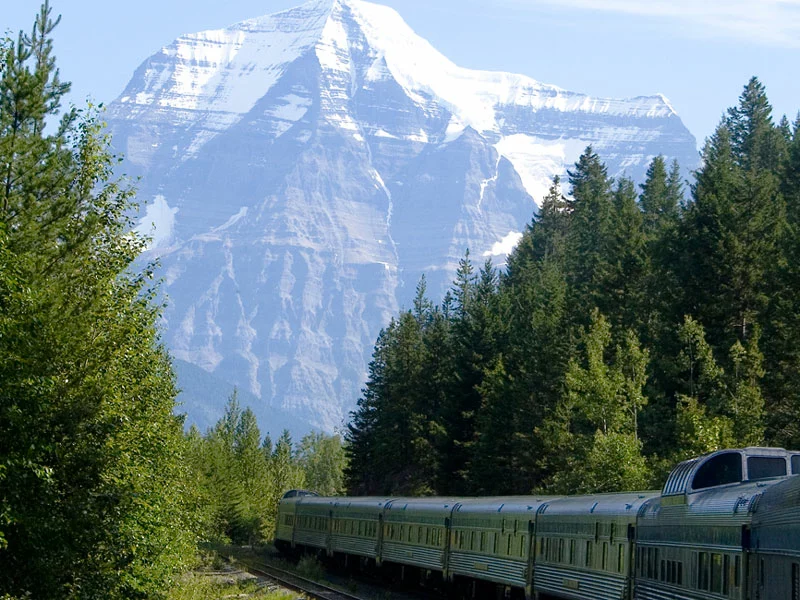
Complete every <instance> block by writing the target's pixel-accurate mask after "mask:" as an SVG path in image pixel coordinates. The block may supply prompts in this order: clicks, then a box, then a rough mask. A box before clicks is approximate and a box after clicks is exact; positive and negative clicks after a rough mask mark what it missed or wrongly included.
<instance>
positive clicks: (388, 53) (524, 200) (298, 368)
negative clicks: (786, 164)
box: [107, 0, 698, 431]
mask: <svg viewBox="0 0 800 600" xmlns="http://www.w3.org/2000/svg"><path fill="white" fill-rule="evenodd" d="M107 117H108V118H107V121H108V123H109V127H110V130H111V132H112V134H113V143H114V147H115V149H116V150H118V151H119V152H120V153H121V154H123V155H124V157H125V158H124V163H123V165H124V168H125V171H126V173H127V174H128V175H130V176H133V177H137V178H140V179H139V198H140V201H143V202H144V203H146V204H147V206H146V209H145V210H146V212H145V215H144V216H143V218H142V222H141V224H140V226H139V230H140V231H142V232H144V233H147V234H150V235H151V238H152V239H151V245H150V248H149V250H148V253H147V254H148V256H147V257H148V258H155V257H158V259H159V260H160V262H161V265H162V271H163V280H164V285H163V291H164V292H165V294H166V295H167V299H168V303H167V308H166V310H165V312H164V323H163V325H164V340H165V342H166V344H167V345H168V347H169V349H170V351H171V352H172V354H173V355H174V356H175V357H176V359H177V360H178V361H181V364H184V365H187V367H186V368H185V369H183V372H186V373H188V372H192V371H191V369H190V368H189V366H191V367H192V368H199V369H202V370H203V371H204V372H205V373H207V374H209V375H210V376H213V377H214V378H215V379H216V380H218V381H222V382H227V384H230V385H236V386H238V387H239V388H240V389H241V390H242V391H243V392H246V393H247V394H248V396H247V397H248V398H251V399H255V400H253V402H257V403H258V407H257V408H258V411H257V412H259V414H263V415H265V418H268V415H269V414H270V411H273V412H274V413H275V414H281V415H287V414H290V415H293V416H294V417H296V418H297V419H298V420H299V421H302V422H303V423H307V424H308V426H309V427H310V426H313V427H317V428H320V429H324V430H329V431H330V430H333V429H335V428H337V427H342V425H343V423H344V422H345V421H346V419H347V415H348V412H349V411H350V410H352V408H353V407H354V404H355V401H356V399H357V398H358V395H359V393H360V389H361V387H362V386H363V385H364V381H365V379H366V365H367V363H368V361H369V358H370V355H371V352H372V347H373V344H374V342H375V339H376V337H377V334H378V332H379V331H380V329H381V328H382V327H384V326H385V325H386V324H387V323H388V322H389V320H390V319H391V318H392V316H394V315H395V314H396V313H397V311H398V310H400V309H401V308H404V307H408V306H409V305H410V302H411V298H412V297H413V294H414V289H415V286H416V283H417V281H418V280H419V278H420V276H421V275H422V274H423V273H425V274H426V278H427V280H428V289H429V293H430V295H431V296H432V298H433V299H434V300H439V299H440V298H441V296H442V294H443V293H444V292H445V290H446V289H447V288H448V286H449V282H450V281H451V279H452V276H453V273H454V271H455V268H456V266H457V264H458V260H459V259H460V258H461V257H462V256H463V255H464V252H465V250H466V249H467V248H469V249H470V251H471V254H472V256H473V257H493V258H494V260H495V262H499V263H502V262H503V260H504V256H505V255H506V254H507V253H508V252H509V251H510V250H511V248H512V247H513V245H514V243H515V241H516V240H517V239H518V238H519V235H520V234H519V232H521V231H522V230H523V228H524V227H525V225H526V224H527V223H528V222H529V221H530V219H531V217H532V215H533V213H534V211H535V209H536V203H537V202H539V201H541V198H542V197H543V196H544V194H545V193H546V191H547V188H548V187H549V184H550V181H551V179H552V177H553V176H554V175H560V176H562V177H563V176H564V175H565V174H566V169H567V168H569V166H570V165H571V164H573V163H574V161H575V160H576V159H577V157H578V156H579V155H580V153H581V152H582V151H583V150H584V148H585V147H586V146H587V145H590V144H591V145H592V146H593V147H594V149H595V150H596V151H597V152H598V153H599V154H600V155H601V157H602V158H603V160H604V161H606V163H607V165H608V167H609V173H610V174H612V175H620V174H626V175H628V176H631V177H633V178H634V179H637V180H641V179H642V178H643V175H644V171H645V169H646V167H647V164H648V163H649V161H650V160H651V159H652V158H653V157H654V156H655V155H657V154H663V155H665V156H666V157H668V158H670V159H671V158H677V159H678V160H679V161H680V162H681V164H682V165H683V166H684V168H685V169H690V168H693V167H695V166H696V164H697V161H698V158H697V152H696V142H695V139H694V137H693V136H692V135H691V133H690V132H689V131H688V130H687V129H686V128H685V127H684V125H683V124H682V122H681V120H680V118H679V116H678V115H677V113H676V111H675V110H674V109H673V107H672V106H671V105H670V103H669V102H668V101H667V99H666V98H665V97H664V96H662V95H660V94H654V95H649V96H640V97H636V98H629V99H613V98H598V97H593V96H590V95H587V94H581V93H575V92H570V91H567V90H564V89H561V88H559V87H557V86H554V85H549V84H544V83H540V82H538V81H536V80H534V79H532V78H530V77H527V76H524V75H516V74H512V73H503V72H488V71H476V70H469V69H465V68H462V67H459V66H457V65H455V64H454V63H453V62H452V61H450V60H449V59H447V58H446V57H445V56H443V55H442V54H441V53H439V52H438V51H437V50H436V49H435V48H434V47H433V46H432V45H431V44H430V43H429V42H428V41H426V40H424V39H423V38H421V37H420V36H418V35H417V34H416V33H415V32H414V31H413V30H412V29H411V28H410V27H409V26H408V25H407V24H406V23H405V22H404V21H403V19H402V17H401V16H400V15H399V14H398V13H397V12H396V11H394V10H393V9H390V8H388V7H385V6H381V5H378V4H372V3H368V2H363V1H361V0H313V1H312V2H308V3H306V4H303V5H301V6H299V7H297V8H293V9H290V10H286V11H282V12H279V13H275V14H271V15H266V16H263V17H258V18H254V19H249V20H247V21H243V22H241V23H237V24H234V25H231V26H230V27H227V28H224V29H218V30H210V31H203V32H199V33H193V34H187V35H183V36H181V37H179V38H178V39H177V40H175V41H174V42H172V43H171V44H169V45H167V46H165V47H164V48H162V49H161V50H159V51H158V52H156V53H155V54H153V55H152V56H151V57H149V58H148V59H147V60H145V61H144V63H143V64H142V65H141V66H140V67H139V68H138V69H137V71H136V72H135V73H134V75H133V77H132V79H131V81H130V82H129V84H128V85H127V87H126V89H125V90H124V91H123V92H122V94H121V95H120V96H119V97H118V98H117V99H116V100H115V101H114V102H112V103H111V104H110V105H109V108H108V115H107ZM481 260H482V258H481ZM179 384H180V381H179ZM187 387H190V388H191V390H192V394H195V395H197V394H201V393H202V390H201V389H198V388H200V387H202V386H196V385H195V386H187ZM206 387H214V389H215V390H216V389H217V388H218V386H206ZM224 402H225V398H224V397H221V398H220V397H216V398H208V399H198V398H192V399H191V401H190V402H187V403H186V405H187V407H188V410H189V415H188V416H189V420H190V421H195V422H200V421H201V419H200V417H199V416H198V415H200V414H201V413H202V415H203V417H202V419H204V420H203V421H202V422H206V421H207V420H208V418H209V415H210V414H213V413H214V411H215V410H217V411H218V412H219V413H220V414H221V406H222V405H223V404H224ZM193 413H194V414H193ZM282 418H283V417H282Z"/></svg>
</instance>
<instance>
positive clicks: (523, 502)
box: [447, 496, 553, 597]
mask: <svg viewBox="0 0 800 600" xmlns="http://www.w3.org/2000/svg"><path fill="white" fill-rule="evenodd" d="M552 499H553V498H552V497H550V498H548V497H532V496H512V497H506V498H475V499H470V500H463V501H461V502H459V503H458V505H457V506H456V507H455V509H454V510H453V516H452V519H451V522H450V555H449V559H448V567H447V578H448V579H449V580H453V579H455V578H459V577H460V578H468V579H472V580H482V581H488V582H492V583H494V584H499V585H501V586H504V587H508V588H509V591H510V590H513V589H517V590H519V591H521V592H524V594H525V595H526V596H527V597H530V596H531V594H532V589H531V573H532V570H533V561H532V554H531V545H532V541H533V539H534V537H535V529H536V527H535V524H536V512H537V511H538V510H539V508H540V507H541V506H542V505H543V504H544V503H545V502H547V501H548V500H552Z"/></svg>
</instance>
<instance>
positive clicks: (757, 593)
mask: <svg viewBox="0 0 800 600" xmlns="http://www.w3.org/2000/svg"><path fill="white" fill-rule="evenodd" d="M793 460H794V462H795V464H794V466H795V467H800V464H798V463H800V456H798V455H795V456H794V457H793ZM799 470H800V469H793V470H792V471H793V473H796V474H797V473H798V471H799ZM751 543H752V548H753V555H752V556H753V560H752V561H751V568H750V574H751V576H750V598H753V599H758V600H771V599H773V598H775V599H781V600H784V599H785V600H800V477H791V478H788V479H786V480H785V481H782V482H780V483H777V484H775V485H773V486H770V487H769V489H767V490H765V491H764V493H763V495H762V497H761V498H760V500H759V501H758V502H757V503H756V505H755V508H754V510H753V523H752V534H751Z"/></svg>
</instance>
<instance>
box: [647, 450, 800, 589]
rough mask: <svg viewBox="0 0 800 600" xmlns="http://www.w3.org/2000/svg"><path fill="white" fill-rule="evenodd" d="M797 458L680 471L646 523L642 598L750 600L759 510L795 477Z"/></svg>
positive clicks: (764, 455)
mask: <svg viewBox="0 0 800 600" xmlns="http://www.w3.org/2000/svg"><path fill="white" fill-rule="evenodd" d="M789 459H790V454H789V453H787V452H786V451H785V450H782V449H778V448H745V449H742V450H723V451H720V452H714V453H712V454H709V455H706V456H703V457H700V458H695V459H691V460H688V461H685V462H683V463H681V464H680V465H678V466H677V467H676V468H675V469H674V470H673V471H672V473H671V474H670V476H669V478H668V479H667V482H666V484H665V485H664V489H663V490H662V493H661V496H660V497H659V498H655V499H653V500H652V501H651V502H648V504H647V506H645V507H644V510H643V511H642V514H641V515H640V518H639V526H638V532H637V533H638V539H637V544H638V553H639V556H638V561H637V563H638V573H637V586H636V598H637V599H641V600H662V599H664V598H675V599H677V600H690V599H711V598H719V599H722V598H733V599H739V600H744V599H745V598H747V597H748V595H747V581H746V579H747V573H748V571H749V565H748V559H749V557H750V552H749V551H750V545H751V541H750V539H751V535H750V527H751V521H752V517H753V511H754V509H755V507H756V506H757V504H758V502H759V500H760V496H761V495H762V493H763V492H764V491H765V490H766V489H768V488H769V487H770V486H772V485H775V484H776V483H778V482H780V481H784V480H785V478H786V476H787V475H788V474H789V473H790V462H789ZM795 543H797V542H795ZM767 597H769V598H772V597H773V596H767ZM774 597H775V598H778V596H774Z"/></svg>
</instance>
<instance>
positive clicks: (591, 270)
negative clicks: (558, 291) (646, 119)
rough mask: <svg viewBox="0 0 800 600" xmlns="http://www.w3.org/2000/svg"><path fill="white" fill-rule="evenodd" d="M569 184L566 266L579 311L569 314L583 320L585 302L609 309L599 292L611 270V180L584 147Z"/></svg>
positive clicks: (600, 163) (594, 157)
mask: <svg viewBox="0 0 800 600" xmlns="http://www.w3.org/2000/svg"><path fill="white" fill-rule="evenodd" d="M569 181H570V184H571V185H572V199H571V201H570V202H569V210H570V212H571V221H570V233H569V238H570V241H569V247H570V254H569V257H568V267H567V270H566V273H567V278H568V281H569V284H570V290H571V292H572V296H573V304H574V306H576V307H578V306H579V307H582V308H581V309H580V310H581V311H582V314H575V315H573V318H574V320H575V322H576V323H577V324H580V325H583V324H586V319H587V317H588V315H587V314H586V312H585V307H587V306H598V307H600V309H601V310H603V311H606V310H608V309H611V308H612V307H611V305H610V303H609V302H607V299H606V297H605V296H604V294H603V291H604V290H605V287H606V283H607V281H608V278H609V273H610V271H611V268H612V267H611V265H610V261H611V260H613V256H612V252H613V251H612V244H613V239H614V233H613V230H614V203H613V193H612V190H611V184H612V180H611V179H610V178H609V177H608V171H607V169H606V167H605V165H604V164H603V163H602V161H601V160H600V157H599V156H598V155H597V154H596V153H595V152H594V151H593V150H592V148H591V147H588V148H587V149H586V151H585V152H584V153H583V154H582V155H581V157H580V158H579V159H578V162H577V163H575V169H574V170H572V171H569Z"/></svg>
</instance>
